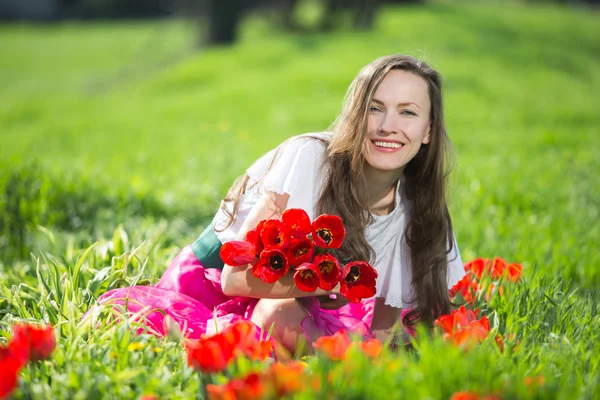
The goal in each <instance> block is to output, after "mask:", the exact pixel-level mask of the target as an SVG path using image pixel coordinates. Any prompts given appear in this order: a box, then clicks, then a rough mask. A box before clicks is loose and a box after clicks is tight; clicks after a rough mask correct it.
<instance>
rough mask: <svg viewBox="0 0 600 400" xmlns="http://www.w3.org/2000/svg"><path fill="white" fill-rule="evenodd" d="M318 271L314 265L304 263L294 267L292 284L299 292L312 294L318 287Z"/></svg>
mask: <svg viewBox="0 0 600 400" xmlns="http://www.w3.org/2000/svg"><path fill="white" fill-rule="evenodd" d="M319 281H320V279H319V269H318V268H317V266H316V265H315V264H311V263H304V264H302V265H300V266H299V267H296V272H294V282H295V283H296V286H297V287H298V289H300V290H304V291H305V292H314V291H315V290H317V288H318V287H319Z"/></svg>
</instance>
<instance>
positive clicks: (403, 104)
mask: <svg viewBox="0 0 600 400" xmlns="http://www.w3.org/2000/svg"><path fill="white" fill-rule="evenodd" d="M372 100H373V102H374V103H377V104H380V105H382V106H383V105H384V104H383V101H381V100H378V99H376V98H375V97H373V99H372ZM409 104H413V105H415V106H417V107H418V108H419V109H420V108H421V107H420V106H419V105H418V104H417V103H415V102H412V101H409V102H407V103H398V104H397V106H407V105H409Z"/></svg>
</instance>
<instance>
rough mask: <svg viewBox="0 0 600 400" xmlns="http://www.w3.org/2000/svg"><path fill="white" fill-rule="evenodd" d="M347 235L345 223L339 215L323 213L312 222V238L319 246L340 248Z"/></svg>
mask: <svg viewBox="0 0 600 400" xmlns="http://www.w3.org/2000/svg"><path fill="white" fill-rule="evenodd" d="M345 235H346V230H345V229H344V224H343V223H342V219H341V218H340V217H338V216H337V215H327V214H323V215H321V216H319V217H318V218H317V219H315V220H314V221H313V223H312V238H313V240H314V242H315V245H316V246H318V247H323V248H326V249H337V248H340V247H341V246H342V242H343V241H344V236H345Z"/></svg>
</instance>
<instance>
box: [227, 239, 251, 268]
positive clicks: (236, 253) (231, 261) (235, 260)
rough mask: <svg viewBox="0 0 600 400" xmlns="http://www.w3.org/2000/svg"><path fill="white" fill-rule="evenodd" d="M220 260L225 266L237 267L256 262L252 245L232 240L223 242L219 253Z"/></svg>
mask: <svg viewBox="0 0 600 400" xmlns="http://www.w3.org/2000/svg"><path fill="white" fill-rule="evenodd" d="M219 255H220V256H221V260H223V262H224V263H225V264H227V265H231V266H232V267H238V266H240V265H248V264H251V263H254V262H256V259H257V251H256V247H254V245H253V244H252V243H249V242H242V241H239V240H232V241H230V242H225V243H223V245H222V246H221V250H220V251H219Z"/></svg>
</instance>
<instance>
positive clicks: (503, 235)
mask: <svg viewBox="0 0 600 400" xmlns="http://www.w3.org/2000/svg"><path fill="white" fill-rule="evenodd" d="M596 20H597V15H596V13H595V12H588V11H585V10H580V9H570V8H564V7H556V6H539V5H536V6H526V5H521V4H511V5H499V4H496V3H489V4H488V3H486V4H475V3H469V4H463V5H455V4H454V3H446V2H434V3H432V4H427V5H424V6H414V7H407V8H401V9H396V8H386V9H385V10H384V12H383V13H382V15H381V16H380V18H379V20H378V22H377V25H376V28H375V29H374V30H373V31H371V32H350V31H341V32H337V33H336V34H334V35H331V36H321V35H283V34H280V33H278V32H276V31H274V30H273V29H274V28H272V27H271V26H270V25H268V24H267V23H265V21H264V20H262V19H261V18H260V17H251V18H248V19H247V20H246V21H245V23H244V26H243V30H242V39H241V41H240V43H239V44H237V45H236V46H234V47H232V48H222V49H212V50H206V51H202V52H192V51H191V44H192V43H193V41H194V37H193V31H191V29H190V28H189V27H188V26H187V25H185V24H183V23H182V22H181V21H170V22H144V23H139V22H126V23H93V24H89V23H86V24H78V23H65V24H58V25H44V26H32V25H27V24H9V25H4V26H2V27H0V52H1V53H2V54H9V55H10V56H9V57H3V58H2V59H1V60H0V72H1V73H0V99H1V101H0V132H1V133H0V149H1V154H2V157H1V159H0V280H1V281H2V282H3V283H2V287H1V290H2V292H1V294H0V319H1V321H0V331H1V333H0V334H2V335H3V336H4V337H7V336H8V335H9V332H8V331H9V326H10V324H11V323H12V322H13V321H14V320H17V319H31V320H44V321H47V322H50V323H53V324H55V325H56V326H57V327H58V331H59V337H60V346H59V348H58V349H57V351H56V353H55V354H54V356H53V359H52V361H50V362H47V363H45V364H43V365H41V366H32V367H30V368H29V369H27V370H26V371H25V372H24V375H23V376H22V378H21V382H22V384H21V387H20V389H19V390H18V391H17V393H16V397H18V398H21V397H22V398H25V397H29V396H31V397H34V398H46V397H56V398H70V397H73V398H79V397H81V398H87V397H92V398H95V397H99V396H105V397H117V398H136V397H139V395H140V394H142V393H144V392H146V391H148V392H153V393H157V394H159V395H161V396H164V397H173V398H177V397H181V398H187V397H190V396H192V395H193V394H194V393H195V392H196V391H197V389H198V383H197V380H196V379H195V376H194V375H193V373H192V372H191V370H190V369H189V368H187V367H186V366H185V365H184V361H183V356H182V351H181V349H180V347H179V346H178V345H177V343H174V342H171V341H167V340H158V339H156V338H154V337H152V336H150V335H142V336H139V337H138V336H136V335H135V334H133V333H132V332H131V329H130V328H129V327H128V326H127V323H125V322H121V323H119V324H114V325H113V326H111V327H109V328H106V329H102V330H98V329H91V327H90V326H81V325H79V321H80V319H81V316H82V315H83V314H84V313H85V312H86V311H87V310H88V309H89V307H90V306H91V305H92V304H93V303H94V300H95V298H97V296H99V295H100V294H102V293H103V292H105V291H106V290H107V289H109V288H112V287H118V286H126V285H130V284H133V283H135V282H137V283H140V282H141V283H156V281H157V280H158V279H159V277H160V275H161V272H162V271H163V270H164V269H165V268H166V266H167V265H168V263H169V261H170V260H171V259H173V257H174V256H175V255H176V254H177V252H178V250H179V249H180V248H181V247H182V246H184V245H186V244H188V243H189V242H190V241H191V240H193V239H194V238H195V236H196V235H197V234H198V233H199V232H200V231H201V230H202V228H203V226H204V225H205V224H206V223H207V222H208V221H209V220H210V218H211V216H212V213H213V212H214V210H215V209H216V207H217V206H218V201H219V199H220V197H221V196H222V195H223V194H224V193H225V191H226V190H227V188H228V186H229V184H230V183H231V181H232V179H233V178H234V177H235V176H237V175H239V174H240V173H241V172H242V171H243V170H244V168H245V167H247V166H248V165H249V164H250V163H251V162H252V161H253V160H254V159H255V158H257V157H258V156H259V155H261V154H262V153H264V152H266V151H267V150H268V149H270V148H272V147H274V146H275V145H277V144H278V143H279V142H281V141H282V140H283V139H285V138H286V137H289V136H291V135H294V134H298V133H302V132H308V131H318V130H323V129H325V128H326V127H327V126H328V125H329V124H330V122H331V121H332V120H333V119H334V117H335V114H336V113H337V111H338V109H339V106H340V104H341V101H342V98H343V95H344V92H345V89H346V88H347V86H348V84H349V83H350V81H351V80H352V78H353V77H354V75H355V74H356V73H357V72H358V70H359V69H360V68H361V67H362V66H363V65H365V64H366V63H368V62H369V61H371V60H372V59H374V58H375V57H377V56H380V55H383V54H389V53H397V52H407V53H410V54H413V55H416V56H419V57H423V58H425V59H427V60H428V61H430V62H431V63H432V64H433V65H434V66H435V67H436V68H437V69H439V70H440V71H441V72H442V75H443V76H444V82H445V89H446V91H445V102H446V103H445V107H446V119H447V125H448V129H449V132H450V136H451V138H452V140H453V142H454V145H455V148H456V155H457V158H456V165H455V174H454V176H453V179H452V197H451V213H452V217H453V223H454V226H455V230H456V235H457V240H458V244H459V247H460V249H461V252H462V256H463V259H464V260H468V259H470V258H473V257H475V256H484V257H492V256H495V255H499V256H502V257H504V258H506V259H508V260H511V261H519V262H523V265H524V267H525V280H524V281H523V283H522V284H521V285H519V286H518V287H517V288H516V289H515V290H514V291H512V292H511V293H508V295H507V297H506V299H505V300H504V301H502V302H499V303H498V304H493V307H494V309H495V310H496V312H497V313H498V315H499V320H500V321H501V324H502V325H501V328H502V329H504V330H505V331H506V332H511V333H515V334H516V335H517V337H518V338H519V339H520V340H521V345H520V347H519V348H520V351H519V352H516V353H510V352H505V353H504V354H503V355H499V354H498V353H497V351H495V350H494V349H493V347H492V346H486V345H484V346H482V348H481V349H478V350H476V351H472V352H469V353H468V354H463V353H458V352H455V351H454V350H452V349H449V348H448V347H447V346H445V345H444V344H443V343H441V342H440V341H438V340H436V339H432V340H431V341H429V340H424V341H423V343H422V345H421V347H420V348H418V351H417V352H416V353H401V354H399V355H395V356H392V357H393V358H394V360H395V362H397V363H398V372H397V373H394V372H393V371H390V370H385V368H384V367H383V366H380V367H377V368H372V369H370V370H369V371H371V373H372V374H373V375H371V376H372V380H377V381H376V382H377V385H372V386H365V385H362V386H361V383H360V382H361V381H362V379H358V378H359V377H362V376H365V375H364V370H362V371H363V372H362V373H363V375H361V368H363V367H364V366H363V367H360V365H363V364H360V362H358V361H357V363H358V364H357V365H358V367H357V368H356V369H354V370H351V371H346V372H345V373H346V378H345V379H343V380H342V381H340V382H338V386H337V390H338V393H339V395H340V397H344V398H346V397H356V398H358V397H361V396H367V395H368V396H369V397H373V398H378V397H385V396H389V394H390V393H398V397H400V396H402V397H412V398H425V397H431V398H448V397H449V396H450V395H451V394H452V393H453V392H454V391H457V390H461V389H472V390H480V391H483V392H486V393H487V392H493V391H495V390H500V389H502V391H503V393H504V395H505V397H506V398H535V397H536V396H538V398H554V397H556V398H582V399H592V398H595V397H597V396H598V395H599V393H598V387H600V371H599V369H598V364H599V362H600V358H599V357H598V355H597V354H600V348H599V344H598V343H600V337H599V334H598V332H600V330H599V329H598V328H599V327H600V317H599V316H598V311H599V308H598V301H597V298H598V295H599V294H600V293H599V292H598V282H600V269H598V266H599V265H600V256H599V252H598V251H597V246H598V243H600V225H599V224H598V223H597V221H598V218H599V209H600V201H599V199H598V196H597V193H599V192H600V179H599V178H598V177H597V173H596V171H598V170H600V161H599V160H600V158H598V157H596V156H595V155H596V154H598V153H599V152H600V132H599V128H598V127H599V126H600V115H599V114H598V111H597V110H598V109H600V99H599V98H598V95H597V93H600V57H599V56H598V55H599V54H600V45H599V44H598V42H597V40H596V38H597V37H598V36H599V35H600V28H598V26H597V21H596ZM93 243H96V245H95V246H94V247H92V248H91V250H89V252H87V253H85V250H86V249H88V248H89V246H91V245H92V244H93ZM30 253H31V255H30ZM108 319H109V317H108V316H106V315H104V316H100V320H101V321H107V320H108ZM136 341H141V342H143V343H145V344H147V345H146V346H145V347H144V349H143V350H141V351H128V345H129V343H131V342H136ZM155 348H160V349H162V351H160V352H155V351H153V350H152V349H155ZM313 367H314V368H316V369H318V368H320V364H317V365H314V366H313ZM392 370H393V368H392ZM538 373H543V374H544V376H545V377H546V379H547V382H546V385H545V387H544V388H542V389H540V390H539V391H535V392H531V391H529V392H528V391H527V388H524V387H523V385H522V379H523V377H524V376H525V375H535V374H538ZM340 376H341V375H340ZM340 379H341V378H340ZM117 383H118V384H117ZM306 396H309V395H308V394H307V395H306Z"/></svg>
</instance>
